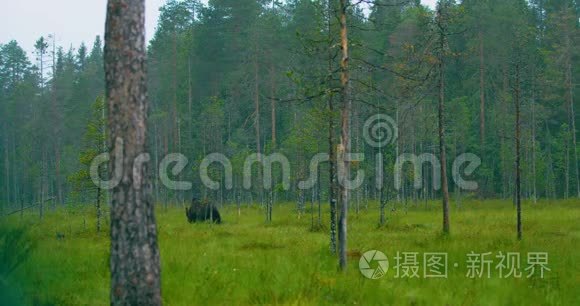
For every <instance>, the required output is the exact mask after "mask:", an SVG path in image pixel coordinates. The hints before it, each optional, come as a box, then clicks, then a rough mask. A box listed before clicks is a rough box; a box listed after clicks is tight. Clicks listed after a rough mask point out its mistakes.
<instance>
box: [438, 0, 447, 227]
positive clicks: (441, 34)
mask: <svg viewBox="0 0 580 306" xmlns="http://www.w3.org/2000/svg"><path fill="white" fill-rule="evenodd" d="M443 5H444V4H442V3H440V4H439V7H438V9H437V26H438V28H439V48H440V50H439V52H440V55H439V84H438V89H439V107H438V108H439V113H438V120H439V156H440V158H441V192H442V198H443V233H444V234H449V189H448V187H447V157H446V154H445V47H446V43H445V40H446V38H445V36H446V35H447V33H446V30H447V28H446V24H445V21H444V20H443V19H444V16H443V12H442V10H443Z"/></svg>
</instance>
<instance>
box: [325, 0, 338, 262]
mask: <svg viewBox="0 0 580 306" xmlns="http://www.w3.org/2000/svg"><path fill="white" fill-rule="evenodd" d="M327 4H328V8H327V12H328V24H327V27H328V29H327V31H328V42H329V45H328V76H329V77H328V79H327V80H328V82H329V83H330V82H331V81H332V73H333V66H332V61H333V58H332V48H333V46H332V33H331V30H332V28H331V24H330V20H331V18H332V16H331V14H332V12H333V11H332V6H331V1H328V3H327ZM333 98H334V97H333V93H332V92H330V91H329V92H328V156H329V166H328V178H329V181H330V182H329V185H330V186H329V190H328V201H329V204H330V252H332V253H333V254H336V252H337V243H336V236H337V231H336V227H337V224H336V221H337V200H336V196H337V192H338V186H337V177H336V163H337V159H336V150H335V141H334V128H335V127H334V101H333Z"/></svg>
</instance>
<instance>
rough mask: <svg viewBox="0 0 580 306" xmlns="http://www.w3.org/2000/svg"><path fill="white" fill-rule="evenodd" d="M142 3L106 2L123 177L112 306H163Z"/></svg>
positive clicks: (116, 196) (114, 139) (113, 130)
mask: <svg viewBox="0 0 580 306" xmlns="http://www.w3.org/2000/svg"><path fill="white" fill-rule="evenodd" d="M144 26H145V1H144V0H109V2H108V6H107V22H106V29H105V54H104V59H105V81H106V97H107V101H108V103H109V104H108V112H109V113H108V114H109V115H108V122H109V131H110V137H109V141H110V142H109V143H110V145H111V146H110V147H111V149H113V152H114V151H115V147H117V146H123V155H122V156H112V157H111V161H110V164H109V175H110V176H114V173H115V170H116V169H115V168H114V165H115V159H117V158H122V167H123V168H122V178H121V181H120V183H119V185H118V186H116V187H114V188H113V189H112V203H111V255H110V256H111V258H110V264H111V304H112V305H161V282H160V265H159V249H158V246H157V229H156V224H155V216H154V205H153V201H152V198H151V179H150V177H149V162H148V161H149V160H148V158H149V156H148V154H147V155H145V153H146V144H147V125H146V124H147V110H148V103H147V88H146V70H145V56H146V48H145V29H144Z"/></svg>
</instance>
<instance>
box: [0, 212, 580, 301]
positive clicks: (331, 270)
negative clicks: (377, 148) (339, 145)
mask: <svg viewBox="0 0 580 306" xmlns="http://www.w3.org/2000/svg"><path fill="white" fill-rule="evenodd" d="M376 207H377V203H371V204H370V206H369V208H368V209H362V210H361V211H360V212H359V214H356V213H355V212H354V210H352V211H351V213H350V215H349V228H348V231H349V237H348V238H349V240H348V249H349V268H348V270H347V272H346V273H342V272H338V271H337V259H336V257H334V256H333V255H331V254H330V253H329V247H328V245H329V234H328V230H327V227H328V226H326V225H325V226H323V227H322V228H318V227H316V226H315V228H312V226H311V224H312V218H311V215H310V211H309V210H307V211H306V213H305V214H303V215H301V216H299V215H298V214H297V212H296V211H295V205H294V204H292V203H287V204H284V205H276V206H275V207H274V211H273V222H272V224H265V223H264V214H263V211H262V210H261V209H260V208H259V207H252V206H243V207H242V210H241V214H240V215H238V211H237V209H236V208H235V207H231V208H229V207H225V208H222V209H221V213H222V217H223V220H224V223H223V224H221V225H212V224H188V223H187V222H186V218H185V215H184V209H183V208H182V207H170V208H167V209H165V208H160V209H158V211H157V223H158V229H159V244H160V249H161V260H162V293H163V299H164V303H165V304H166V305H248V304H266V305H334V304H343V305H580V251H579V248H580V222H579V221H580V203H578V201H577V200H570V201H559V202H547V201H543V202H539V203H538V204H535V205H533V204H531V203H527V202H526V203H524V207H523V224H524V239H523V241H517V239H516V233H515V210H514V208H513V206H512V204H511V203H510V202H509V201H486V202H479V201H466V202H464V203H463V204H462V205H461V207H456V206H452V211H451V235H450V236H442V235H441V234H440V232H441V213H440V204H439V203H438V202H433V203H428V204H424V203H420V204H418V206H415V205H414V204H410V205H408V206H407V207H405V206H399V207H397V209H396V210H394V211H393V210H391V207H390V206H389V208H388V210H387V217H388V223H387V225H386V226H384V227H378V226H377V224H378V218H379V217H378V208H376ZM323 208H324V209H323V215H322V217H323V224H327V223H328V212H327V209H326V208H327V206H326V205H325V206H324V207H323ZM316 214H317V209H316V206H315V218H314V221H315V223H316V218H317V215H316ZM94 215H95V212H94V209H93V208H92V207H88V206H85V207H69V208H67V209H60V210H57V211H48V212H47V214H46V215H45V218H44V220H42V221H39V218H38V214H37V212H32V211H31V212H27V213H26V214H24V216H22V218H21V216H20V215H13V216H10V217H4V218H2V219H0V226H1V228H2V229H4V230H6V229H8V228H14V227H22V226H24V227H25V228H27V235H28V239H30V240H32V241H33V242H34V244H35V248H34V250H33V251H32V253H31V254H30V256H29V257H28V259H27V260H26V261H25V262H24V263H23V264H22V265H21V266H20V267H19V268H18V269H17V270H16V271H15V272H14V273H12V274H11V276H10V278H9V279H8V280H7V283H8V286H9V287H10V288H11V295H13V296H14V300H18V299H20V300H22V301H23V304H25V305H29V304H36V305H107V304H109V272H108V248H109V237H108V232H107V230H106V228H107V227H106V226H105V230H104V232H102V233H97V232H96V226H95V217H94ZM103 223H105V224H106V223H108V218H107V219H104V220H103ZM63 236H64V237H63ZM368 250H379V251H382V252H384V253H385V254H386V255H387V257H388V259H389V263H390V269H389V271H388V272H387V275H386V276H384V277H383V278H381V279H378V280H371V279H367V278H365V277H364V276H363V275H362V274H361V273H360V272H359V268H358V263H359V259H360V256H361V254H362V253H364V252H366V251H368ZM398 251H399V252H419V254H420V256H419V261H420V262H421V266H420V267H421V269H422V254H423V253H424V252H447V253H448V256H449V259H448V260H449V264H448V266H449V267H448V269H449V272H448V274H449V275H448V278H447V279H433V278H423V277H420V278H412V279H409V278H396V277H395V271H394V269H393V268H394V264H395V261H394V257H395V255H396V252H398ZM472 251H474V252H477V253H484V252H492V253H493V256H495V254H497V252H499V251H502V252H504V253H505V252H520V253H521V256H522V257H521V261H522V262H521V265H522V269H521V270H523V269H524V268H525V266H526V253H527V252H547V253H549V265H548V267H549V268H550V269H551V271H549V272H546V274H545V276H544V278H539V277H532V278H526V277H525V275H524V276H523V277H522V278H519V279H516V278H507V279H502V278H499V277H498V276H497V271H496V269H493V268H492V276H491V278H489V279H488V278H486V277H484V278H476V279H470V278H468V277H466V273H467V271H468V268H467V265H466V258H467V256H466V255H467V254H468V253H470V252H472ZM452 263H458V264H459V266H458V267H454V266H453V264H452ZM496 263H497V261H495V260H494V265H495V264H496ZM421 271H422V270H421ZM420 274H422V273H420Z"/></svg>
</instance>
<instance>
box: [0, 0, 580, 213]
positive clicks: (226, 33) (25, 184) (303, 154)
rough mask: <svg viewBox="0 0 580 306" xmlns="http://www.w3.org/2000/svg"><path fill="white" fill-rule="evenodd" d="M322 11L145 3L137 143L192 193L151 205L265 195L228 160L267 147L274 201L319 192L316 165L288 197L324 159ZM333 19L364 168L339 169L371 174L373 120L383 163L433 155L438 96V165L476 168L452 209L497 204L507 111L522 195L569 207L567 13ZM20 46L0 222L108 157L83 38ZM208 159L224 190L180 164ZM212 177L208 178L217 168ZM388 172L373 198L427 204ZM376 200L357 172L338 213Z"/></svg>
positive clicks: (508, 5) (10, 79)
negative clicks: (384, 135)
mask: <svg viewBox="0 0 580 306" xmlns="http://www.w3.org/2000/svg"><path fill="white" fill-rule="evenodd" d="M338 6H339V4H338V3H335V2H332V1H310V0H292V1H260V0H235V1H234V0H212V1H209V3H208V4H202V3H200V2H199V1H196V0H187V1H168V2H167V4H166V5H164V6H163V7H162V8H161V15H160V19H159V21H158V25H157V29H156V33H155V35H154V38H153V39H152V40H151V41H150V43H149V45H148V71H149V77H148V85H149V86H148V87H149V97H150V101H151V103H150V104H151V106H150V116H149V117H150V120H149V123H148V125H149V131H150V133H151V137H149V150H150V152H152V156H153V161H154V162H155V163H156V164H159V163H160V160H161V159H162V158H163V156H165V155H166V154H168V153H176V152H179V153H182V154H184V155H185V156H187V158H188V159H189V164H188V166H187V169H186V171H184V172H183V173H182V174H180V178H181V179H187V180H190V181H193V182H195V183H194V188H193V190H191V191H187V192H185V193H182V192H177V191H172V190H168V189H166V188H163V186H162V185H161V184H160V183H158V180H157V178H156V179H155V180H154V181H155V182H157V183H155V195H156V198H157V201H158V202H165V203H167V202H179V201H183V200H184V199H188V198H189V197H190V194H191V193H194V194H202V195H205V196H210V197H212V198H214V199H216V200H218V201H220V202H221V203H226V202H229V203H235V202H251V201H254V200H256V199H257V201H262V202H265V201H267V199H266V197H267V196H268V195H264V194H263V192H261V191H260V190H259V189H258V188H254V189H252V190H246V189H244V188H243V187H242V173H241V172H242V168H243V165H242V162H243V159H244V158H245V157H246V156H247V155H249V154H250V153H255V152H259V153H264V154H271V153H274V152H280V153H283V154H285V155H286V156H288V157H289V159H290V160H291V164H292V176H291V179H292V182H291V183H292V189H291V191H289V192H284V193H282V192H278V191H279V190H281V187H280V186H279V185H277V186H275V187H274V188H273V195H271V196H273V197H274V198H275V199H276V197H279V198H280V199H283V200H285V201H287V200H296V201H297V203H298V206H299V208H300V207H303V206H304V205H305V204H304V202H307V201H310V200H312V201H315V200H318V201H320V199H326V198H328V197H329V195H328V193H329V192H330V191H329V190H330V189H329V188H328V187H329V182H330V180H329V177H328V175H329V174H328V173H329V171H328V170H329V169H328V165H327V164H323V165H322V170H321V171H320V173H321V179H320V180H318V182H317V184H316V186H315V187H314V188H313V189H312V190H306V191H305V190H299V188H297V187H296V186H297V182H298V181H299V180H304V179H306V178H307V177H308V174H309V170H308V166H309V160H310V158H311V157H312V156H313V155H314V154H316V153H319V152H328V151H329V143H332V141H335V142H337V143H338V140H339V137H340V133H339V129H340V120H341V119H340V117H341V114H340V111H341V102H340V90H341V61H342V59H341V57H342V54H341V39H340V31H341V23H340V18H339V11H340V8H339V7H338ZM345 12H346V14H347V15H348V18H347V19H346V20H347V27H348V38H349V40H348V49H349V51H350V54H349V57H348V63H349V68H350V69H349V75H350V78H349V83H348V90H349V92H350V95H351V103H352V107H351V112H352V116H351V117H350V119H349V121H350V126H351V131H350V138H351V141H350V142H351V146H352V147H351V151H352V152H359V153H367V158H366V159H365V161H363V162H361V163H357V164H354V163H353V171H354V170H356V169H359V168H360V169H365V170H366V171H367V173H370V174H372V173H373V171H375V170H373V169H376V167H375V163H376V162H377V161H376V160H375V159H374V158H369V157H371V156H374V155H369V153H373V154H374V153H376V152H378V150H380V149H377V148H371V147H370V146H368V145H366V144H365V141H364V140H363V125H364V123H365V120H366V119H367V118H369V117H371V116H372V115H374V114H378V113H384V114H388V115H389V116H391V117H392V118H395V120H396V124H397V126H398V131H397V133H398V135H397V137H396V138H397V140H396V142H395V143H392V144H391V145H389V146H388V147H385V148H383V149H382V150H383V152H382V153H383V154H384V156H385V167H386V168H387V169H392V164H393V163H394V161H395V159H396V156H398V155H400V154H402V153H415V154H420V153H433V154H435V155H437V156H439V134H438V118H439V116H438V115H439V107H438V106H439V103H438V102H439V98H440V94H441V93H442V92H444V98H443V99H444V100H443V104H444V109H443V117H442V119H443V120H444V126H445V129H444V138H445V148H446V152H447V155H448V158H449V159H450V160H453V158H455V157H456V156H458V155H460V154H462V153H466V152H469V153H474V154H477V155H478V156H480V157H481V159H482V165H481V167H480V168H479V169H478V170H477V171H476V173H474V175H475V176H476V180H477V181H478V182H479V187H480V188H479V190H478V191H476V192H471V193H469V194H467V193H464V194H462V190H460V189H459V188H456V187H455V186H454V184H450V186H449V190H450V192H451V194H452V196H453V197H455V199H456V201H459V202H460V201H461V198H462V197H465V196H477V197H482V198H511V197H512V196H513V195H514V191H515V188H516V187H515V186H516V175H515V171H514V170H513V169H514V164H515V161H516V154H515V151H516V142H515V138H516V129H515V122H516V111H518V118H519V122H520V125H519V126H520V131H519V132H520V133H519V135H517V136H518V139H519V142H520V143H521V154H520V155H521V193H522V196H523V197H524V198H527V199H537V198H571V197H578V196H580V180H579V175H578V144H577V135H576V134H577V133H576V132H577V127H576V121H577V119H578V115H577V114H576V113H575V108H577V106H578V104H577V101H578V99H577V98H575V97H577V96H578V94H579V93H578V86H577V83H578V81H577V80H578V79H580V75H579V74H580V72H579V71H578V69H575V68H576V67H578V63H579V61H580V57H579V56H578V55H579V54H578V48H577V45H578V39H579V38H580V37H579V33H580V31H579V24H578V20H579V18H578V17H579V15H580V3H578V2H577V1H573V0H558V1H556V0H532V1H524V0H502V1H499V0H486V1H467V0H465V1H462V2H456V1H442V2H441V3H440V4H439V7H438V9H435V10H432V9H430V8H428V7H425V6H422V5H421V4H420V3H419V1H406V2H400V1H394V0H393V1H391V0H384V1H358V2H357V3H356V4H355V3H352V4H351V5H349V6H348V7H347V8H346V10H345ZM26 47H28V46H26ZM34 47H35V50H36V51H35V53H34V54H27V53H26V52H25V51H24V50H23V47H22V46H20V45H19V44H18V42H17V41H11V42H7V43H3V44H1V45H0V107H1V111H0V116H1V119H0V122H1V125H2V128H1V132H0V139H1V141H0V148H1V150H0V151H1V155H2V158H1V159H0V166H1V167H0V174H1V175H0V186H1V190H2V195H3V196H2V199H1V200H0V203H3V205H2V209H3V210H5V211H8V210H11V209H14V208H18V207H21V206H22V207H24V206H28V205H30V204H32V203H40V202H42V203H45V202H47V201H48V203H49V204H50V205H53V206H58V205H61V204H63V203H68V202H74V201H76V202H78V201H85V202H93V201H94V199H95V197H96V192H97V191H98V190H96V188H94V186H92V185H91V184H89V183H90V180H88V179H87V177H88V167H89V164H90V161H91V159H92V158H93V157H94V156H96V155H97V154H98V153H100V152H105V151H108V149H107V148H106V146H107V144H106V143H105V142H104V139H105V136H104V134H103V133H105V132H106V131H105V130H106V129H105V127H104V125H105V124H104V123H105V121H106V119H105V118H104V116H105V111H104V108H105V104H104V103H103V95H104V80H103V78H104V72H103V50H102V48H103V46H102V40H101V38H99V37H97V38H96V39H95V41H94V42H93V43H92V46H88V45H85V44H82V45H80V46H76V47H70V48H67V47H63V46H55V45H54V42H53V40H52V39H51V37H40V38H39V39H38V41H37V43H36V44H35V46H34ZM443 63H444V64H443ZM441 87H443V88H441ZM333 104H334V105H333ZM329 122H330V126H329ZM329 131H330V134H329ZM329 136H330V139H329ZM333 138H334V139H333ZM329 140H330V142H329ZM213 152H221V153H224V154H225V155H226V156H227V157H228V158H230V159H231V160H232V163H233V168H234V183H233V188H232V189H230V190H228V189H225V188H221V189H220V190H218V191H211V190H209V189H207V188H204V187H202V184H201V183H200V182H199V175H198V173H197V171H198V169H197V166H198V165H199V163H200V161H201V160H202V159H203V158H204V156H206V155H207V154H209V153H213ZM290 157H291V158H290ZM389 167H391V168H389ZM447 168H448V169H450V168H451V164H450V163H448V164H447ZM254 171H257V170H255V169H254ZM449 171H450V170H449ZM215 172H216V173H214V174H215V175H214V176H215V177H216V178H217V177H220V176H221V173H220V170H219V169H218V167H216V169H215ZM427 172H429V171H427ZM392 178H393V177H392V175H387V177H386V179H385V186H386V188H385V190H386V193H388V194H389V195H388V196H385V197H386V198H387V197H388V198H389V199H396V200H397V201H398V202H400V201H405V202H407V201H408V200H412V201H418V200H420V199H433V198H437V197H439V194H440V192H439V191H436V190H433V188H431V185H432V184H431V183H430V180H431V179H432V178H430V177H429V175H427V176H426V178H425V183H426V184H424V185H423V187H422V188H419V189H416V188H413V177H412V175H411V174H409V175H404V177H403V183H402V188H398V190H396V189H395V188H394V180H393V179H392ZM87 182H89V183H87ZM379 196H380V195H379V191H378V189H377V188H375V184H374V179H373V176H372V175H370V176H368V179H367V180H365V183H364V185H363V187H362V188H360V189H358V190H356V191H354V192H353V195H352V202H353V203H354V204H353V207H356V209H359V207H361V206H362V205H365V203H366V202H367V200H368V199H369V198H371V199H377V198H379ZM49 204H47V205H49Z"/></svg>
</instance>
